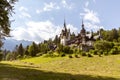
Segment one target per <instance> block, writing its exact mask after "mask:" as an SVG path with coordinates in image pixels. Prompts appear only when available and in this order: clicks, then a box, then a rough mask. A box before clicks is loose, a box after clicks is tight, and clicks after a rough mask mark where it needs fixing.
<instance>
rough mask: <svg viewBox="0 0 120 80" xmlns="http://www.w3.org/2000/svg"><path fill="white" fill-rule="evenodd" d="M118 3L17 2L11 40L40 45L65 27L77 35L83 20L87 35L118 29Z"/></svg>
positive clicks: (72, 0) (111, 0)
mask: <svg viewBox="0 0 120 80" xmlns="http://www.w3.org/2000/svg"><path fill="white" fill-rule="evenodd" d="M119 3H120V1H119V0H19V1H18V2H17V3H16V4H15V10H14V12H15V14H13V16H12V17H11V20H15V21H14V22H12V24H11V28H12V31H11V35H12V36H13V37H12V38H13V39H17V40H29V41H36V42H41V41H43V40H47V39H49V38H54V36H55V35H56V34H58V35H59V34H60V31H61V29H62V28H63V23H64V18H65V20H66V24H67V27H68V28H70V30H71V32H75V33H76V34H77V33H79V32H80V29H81V22H82V19H83V21H84V24H85V28H86V29H87V30H88V31H91V30H93V31H97V30H99V29H100V28H104V29H112V28H117V29H118V28H119V27H120V22H119V21H120V10H119V8H120V5H119Z"/></svg>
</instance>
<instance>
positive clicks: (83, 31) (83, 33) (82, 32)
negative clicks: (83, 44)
mask: <svg viewBox="0 0 120 80" xmlns="http://www.w3.org/2000/svg"><path fill="white" fill-rule="evenodd" d="M80 34H81V36H82V37H84V36H86V30H85V28H84V23H83V20H82V29H81V31H80Z"/></svg>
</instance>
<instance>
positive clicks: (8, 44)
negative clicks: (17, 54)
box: [2, 39, 32, 51]
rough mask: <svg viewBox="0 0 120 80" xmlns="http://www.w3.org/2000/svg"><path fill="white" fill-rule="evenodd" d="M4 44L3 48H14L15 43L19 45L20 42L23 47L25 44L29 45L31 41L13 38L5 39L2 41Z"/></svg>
mask: <svg viewBox="0 0 120 80" xmlns="http://www.w3.org/2000/svg"><path fill="white" fill-rule="evenodd" d="M3 42H4V45H3V48H2V49H3V50H4V49H6V50H10V51H12V50H14V48H15V46H16V45H19V44H20V43H22V44H23V46H24V47H26V46H27V45H30V44H31V43H32V41H25V40H15V39H6V40H4V41H3Z"/></svg>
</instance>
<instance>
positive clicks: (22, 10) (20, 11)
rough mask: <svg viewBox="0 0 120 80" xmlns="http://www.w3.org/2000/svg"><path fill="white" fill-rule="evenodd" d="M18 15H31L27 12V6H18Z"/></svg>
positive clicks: (25, 16)
mask: <svg viewBox="0 0 120 80" xmlns="http://www.w3.org/2000/svg"><path fill="white" fill-rule="evenodd" d="M19 13H20V14H19V17H20V18H31V15H30V14H29V13H28V8H26V7H23V6H21V7H20V8H19Z"/></svg>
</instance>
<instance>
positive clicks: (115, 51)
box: [110, 48, 118, 55]
mask: <svg viewBox="0 0 120 80" xmlns="http://www.w3.org/2000/svg"><path fill="white" fill-rule="evenodd" d="M110 54H112V55H115V54H118V50H117V48H113V49H111V50H110Z"/></svg>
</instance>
